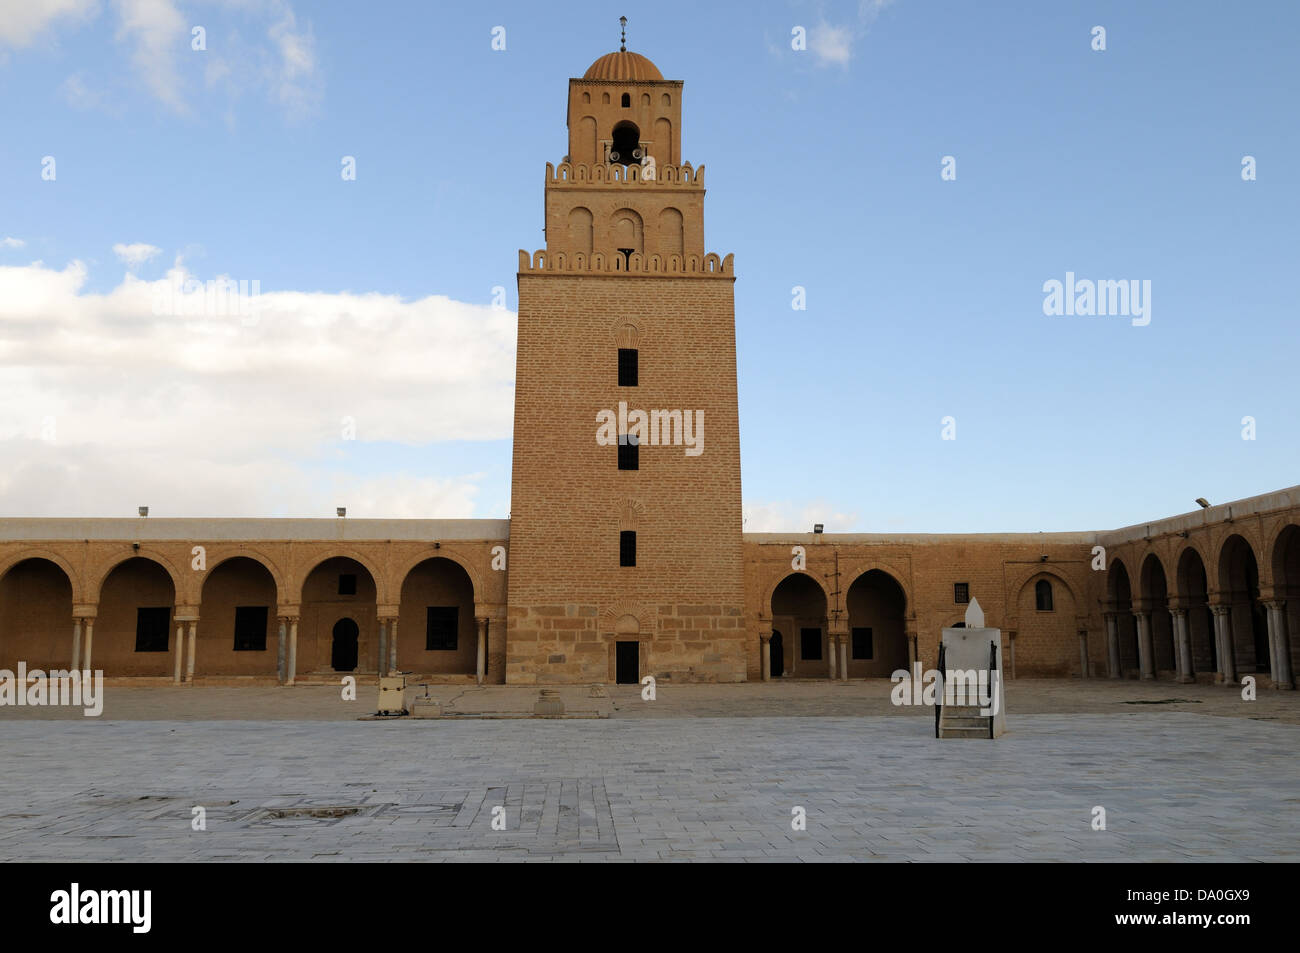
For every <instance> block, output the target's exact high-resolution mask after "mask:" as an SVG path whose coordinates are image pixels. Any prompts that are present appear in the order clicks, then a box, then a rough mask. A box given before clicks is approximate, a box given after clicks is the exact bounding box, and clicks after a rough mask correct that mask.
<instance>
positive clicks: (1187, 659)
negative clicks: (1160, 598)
mask: <svg viewBox="0 0 1300 953" xmlns="http://www.w3.org/2000/svg"><path fill="white" fill-rule="evenodd" d="M1169 614H1170V615H1171V616H1173V619H1174V658H1175V659H1176V660H1177V662H1178V681H1180V682H1182V683H1184V684H1187V683H1188V682H1194V681H1196V677H1195V676H1194V675H1192V636H1191V630H1190V629H1189V628H1188V627H1187V610H1186V609H1170V610H1169Z"/></svg>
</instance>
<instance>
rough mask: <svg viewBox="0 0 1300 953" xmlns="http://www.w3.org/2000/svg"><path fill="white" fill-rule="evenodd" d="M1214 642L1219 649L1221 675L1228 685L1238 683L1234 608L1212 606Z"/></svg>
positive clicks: (1220, 605)
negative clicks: (1233, 626)
mask: <svg viewBox="0 0 1300 953" xmlns="http://www.w3.org/2000/svg"><path fill="white" fill-rule="evenodd" d="M1210 611H1211V612H1213V613H1214V641H1215V644H1216V645H1217V646H1218V649H1219V675H1220V676H1222V680H1223V681H1224V682H1226V683H1228V684H1232V685H1235V684H1236V683H1237V660H1236V656H1235V650H1234V648H1233V645H1232V606H1229V605H1222V604H1219V605H1212V606H1210Z"/></svg>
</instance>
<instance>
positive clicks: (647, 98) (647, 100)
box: [641, 93, 650, 106]
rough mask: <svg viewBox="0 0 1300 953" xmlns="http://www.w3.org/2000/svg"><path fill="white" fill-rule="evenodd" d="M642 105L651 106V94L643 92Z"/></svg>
mask: <svg viewBox="0 0 1300 953" xmlns="http://www.w3.org/2000/svg"><path fill="white" fill-rule="evenodd" d="M641 105H642V106H649V105H650V94H649V93H642V94H641Z"/></svg>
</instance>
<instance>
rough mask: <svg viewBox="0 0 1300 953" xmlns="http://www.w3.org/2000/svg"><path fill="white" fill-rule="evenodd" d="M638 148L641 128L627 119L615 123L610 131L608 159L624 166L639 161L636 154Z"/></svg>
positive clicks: (639, 147) (639, 148) (639, 146)
mask: <svg viewBox="0 0 1300 953" xmlns="http://www.w3.org/2000/svg"><path fill="white" fill-rule="evenodd" d="M640 150H641V130H640V129H639V128H638V127H637V124H636V123H634V122H632V121H631V120H628V119H624V120H623V121H621V122H618V123H615V124H614V128H613V130H612V131H611V132H610V145H609V161H610V162H611V163H615V162H616V163H618V164H619V165H620V166H624V167H626V166H629V165H632V164H634V163H640V161H641V156H639V155H637V154H636V153H637V152H638V151H640Z"/></svg>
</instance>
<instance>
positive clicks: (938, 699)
mask: <svg viewBox="0 0 1300 953" xmlns="http://www.w3.org/2000/svg"><path fill="white" fill-rule="evenodd" d="M943 650H944V645H943V643H942V642H940V643H939V686H940V689H941V690H940V691H938V692H936V693H935V696H934V736H935V737H936V738H938V737H939V718H940V716H941V715H942V714H943V691H942V686H943V684H944V682H945V681H946V680H947V675H946V674H945V672H944V660H943Z"/></svg>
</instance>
